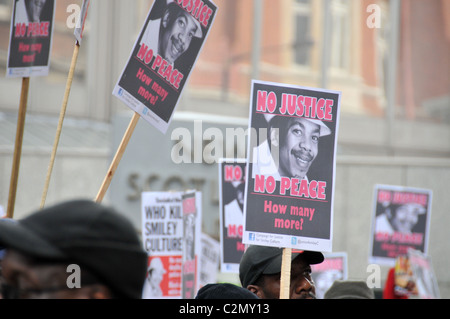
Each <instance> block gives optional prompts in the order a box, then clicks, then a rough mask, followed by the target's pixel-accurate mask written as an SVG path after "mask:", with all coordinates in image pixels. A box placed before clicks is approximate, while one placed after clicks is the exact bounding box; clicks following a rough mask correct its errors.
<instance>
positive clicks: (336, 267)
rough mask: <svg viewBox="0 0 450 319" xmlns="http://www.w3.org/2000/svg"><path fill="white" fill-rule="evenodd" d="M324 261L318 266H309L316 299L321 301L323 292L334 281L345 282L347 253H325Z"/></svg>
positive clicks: (346, 276)
mask: <svg viewBox="0 0 450 319" xmlns="http://www.w3.org/2000/svg"><path fill="white" fill-rule="evenodd" d="M324 257H325V260H324V261H323V262H321V263H320V264H314V265H311V270H312V273H311V277H312V279H313V280H314V283H315V286H316V298H317V299H323V298H324V296H325V292H327V290H328V289H329V288H330V287H331V285H332V284H333V282H334V281H335V280H347V278H348V266H347V258H348V257H347V253H346V252H336V253H325V254H324Z"/></svg>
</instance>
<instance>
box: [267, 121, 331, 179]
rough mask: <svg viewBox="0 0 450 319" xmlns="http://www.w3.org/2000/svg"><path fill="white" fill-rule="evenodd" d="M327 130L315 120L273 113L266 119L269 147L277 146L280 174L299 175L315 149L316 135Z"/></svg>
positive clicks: (303, 175)
mask: <svg viewBox="0 0 450 319" xmlns="http://www.w3.org/2000/svg"><path fill="white" fill-rule="evenodd" d="M330 133H331V130H330V129H329V128H328V127H327V126H326V125H325V124H324V123H323V122H322V121H319V120H314V119H307V118H300V117H284V116H275V117H273V118H272V119H271V120H270V122H269V130H268V139H269V143H270V146H271V148H273V147H276V148H278V158H279V163H278V171H279V173H280V176H286V177H296V178H299V179H303V178H304V177H305V176H306V174H307V173H308V170H309V168H310V167H311V164H312V163H313V162H314V160H315V159H316V157H317V154H318V153H319V139H320V137H322V136H325V135H329V134H330Z"/></svg>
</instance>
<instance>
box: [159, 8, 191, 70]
mask: <svg viewBox="0 0 450 319" xmlns="http://www.w3.org/2000/svg"><path fill="white" fill-rule="evenodd" d="M163 26H164V28H165V31H164V34H163V37H162V42H161V44H160V45H161V50H160V53H161V54H162V56H163V57H164V59H166V60H167V61H168V62H170V63H174V62H175V60H176V59H177V58H178V57H180V56H181V55H182V54H183V53H184V52H185V51H186V50H187V49H188V48H189V45H190V44H191V41H192V38H193V37H194V35H195V32H196V30H197V29H198V26H197V24H196V23H195V20H194V18H193V17H192V16H191V15H190V14H188V13H186V12H180V13H178V15H177V17H176V18H175V20H174V21H173V23H172V24H171V25H169V20H168V17H167V14H166V15H165V16H164V18H163Z"/></svg>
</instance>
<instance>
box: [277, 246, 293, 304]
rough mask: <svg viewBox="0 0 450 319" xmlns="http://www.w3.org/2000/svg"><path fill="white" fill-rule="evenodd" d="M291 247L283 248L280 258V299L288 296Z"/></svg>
mask: <svg viewBox="0 0 450 319" xmlns="http://www.w3.org/2000/svg"><path fill="white" fill-rule="evenodd" d="M291 259H292V248H284V249H283V256H282V260H281V278H280V299H289V298H290V291H289V290H290V283H291Z"/></svg>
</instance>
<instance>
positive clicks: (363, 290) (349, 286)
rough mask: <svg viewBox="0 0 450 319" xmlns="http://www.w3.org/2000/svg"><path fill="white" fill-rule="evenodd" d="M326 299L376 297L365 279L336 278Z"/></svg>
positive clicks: (326, 293) (326, 294) (327, 292)
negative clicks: (347, 279)
mask: <svg viewBox="0 0 450 319" xmlns="http://www.w3.org/2000/svg"><path fill="white" fill-rule="evenodd" d="M324 299H375V293H374V292H373V290H372V289H370V288H369V287H368V286H367V284H366V283H365V282H364V281H352V280H349V281H346V280H336V281H335V282H333V284H332V285H331V287H330V288H329V289H328V290H327V291H326V292H325V296H324Z"/></svg>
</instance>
